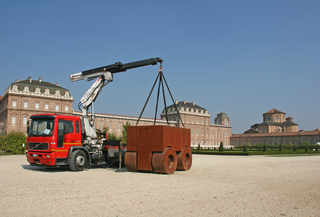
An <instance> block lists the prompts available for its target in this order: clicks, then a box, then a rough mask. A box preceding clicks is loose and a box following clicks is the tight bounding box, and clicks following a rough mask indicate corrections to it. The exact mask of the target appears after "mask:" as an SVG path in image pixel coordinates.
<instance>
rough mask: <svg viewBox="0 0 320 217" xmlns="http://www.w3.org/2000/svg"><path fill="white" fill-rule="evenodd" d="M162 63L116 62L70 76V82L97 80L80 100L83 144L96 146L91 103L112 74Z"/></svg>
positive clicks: (111, 79)
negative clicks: (84, 131) (89, 114)
mask: <svg viewBox="0 0 320 217" xmlns="http://www.w3.org/2000/svg"><path fill="white" fill-rule="evenodd" d="M158 62H159V63H160V64H161V63H162V62H163V60H162V59H161V58H159V57H156V58H150V59H145V60H140V61H135V62H131V63H125V64H122V63H121V62H116V63H114V64H111V65H107V66H103V67H99V68H94V69H90V70H86V71H82V72H79V73H76V74H72V75H70V79H71V81H79V80H89V81H90V80H93V79H95V78H98V79H97V80H96V81H95V82H94V83H93V85H92V86H91V87H90V88H89V89H88V90H87V92H86V93H85V94H84V95H83V97H82V98H81V100H80V103H81V105H82V106H83V108H82V115H83V122H84V125H85V130H86V136H87V139H86V141H85V143H87V144H90V145H91V146H94V145H96V138H97V134H96V128H95V124H94V109H93V103H94V101H95V100H96V98H97V96H98V95H99V93H100V91H101V90H102V88H103V87H104V86H106V85H107V84H108V83H109V82H112V81H113V74H114V73H118V72H124V71H127V70H128V69H133V68H138V67H143V66H147V65H156V64H157V63H158ZM90 106H92V121H89V119H88V108H89V107H90Z"/></svg>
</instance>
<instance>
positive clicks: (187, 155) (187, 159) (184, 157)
mask: <svg viewBox="0 0 320 217" xmlns="http://www.w3.org/2000/svg"><path fill="white" fill-rule="evenodd" d="M191 165H192V153H191V148H189V147H184V148H183V149H182V151H181V152H180V153H179V154H178V166H177V170H183V171H186V170H189V169H190V167H191Z"/></svg>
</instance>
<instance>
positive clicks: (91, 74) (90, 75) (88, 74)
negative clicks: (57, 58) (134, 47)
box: [70, 57, 163, 81]
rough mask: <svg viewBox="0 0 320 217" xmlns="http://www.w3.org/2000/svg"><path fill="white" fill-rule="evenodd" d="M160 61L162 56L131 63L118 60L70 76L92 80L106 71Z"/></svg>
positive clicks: (112, 71)
mask: <svg viewBox="0 0 320 217" xmlns="http://www.w3.org/2000/svg"><path fill="white" fill-rule="evenodd" d="M158 62H159V63H162V62H163V60H162V59H161V58H160V57H156V58H150V59H145V60H140V61H135V62H131V63H125V64H122V63H121V62H116V63H114V64H111V65H107V66H102V67H99V68H94V69H89V70H86V71H82V72H79V73H76V74H72V75H71V76H70V79H71V81H78V80H82V79H87V80H92V79H94V78H97V77H99V76H101V75H102V74H104V73H106V72H111V73H112V74H113V73H118V72H125V71H127V70H128V69H133V68H138V67H143V66H147V65H156V64H157V63H158Z"/></svg>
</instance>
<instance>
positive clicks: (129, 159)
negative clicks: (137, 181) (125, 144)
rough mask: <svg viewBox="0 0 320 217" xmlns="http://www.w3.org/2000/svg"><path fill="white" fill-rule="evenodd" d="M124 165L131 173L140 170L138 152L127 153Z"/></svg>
mask: <svg viewBox="0 0 320 217" xmlns="http://www.w3.org/2000/svg"><path fill="white" fill-rule="evenodd" d="M124 163H125V165H126V167H127V169H128V170H129V171H132V172H136V171H137V170H138V161H137V152H127V153H126V154H125V156H124Z"/></svg>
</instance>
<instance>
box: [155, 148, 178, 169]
mask: <svg viewBox="0 0 320 217" xmlns="http://www.w3.org/2000/svg"><path fill="white" fill-rule="evenodd" d="M152 167H153V170H154V171H155V172H156V173H164V174H173V173H174V171H176V169H177V153H176V151H175V150H174V149H173V148H171V147H167V148H166V149H164V151H163V153H154V154H153V155H152Z"/></svg>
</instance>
